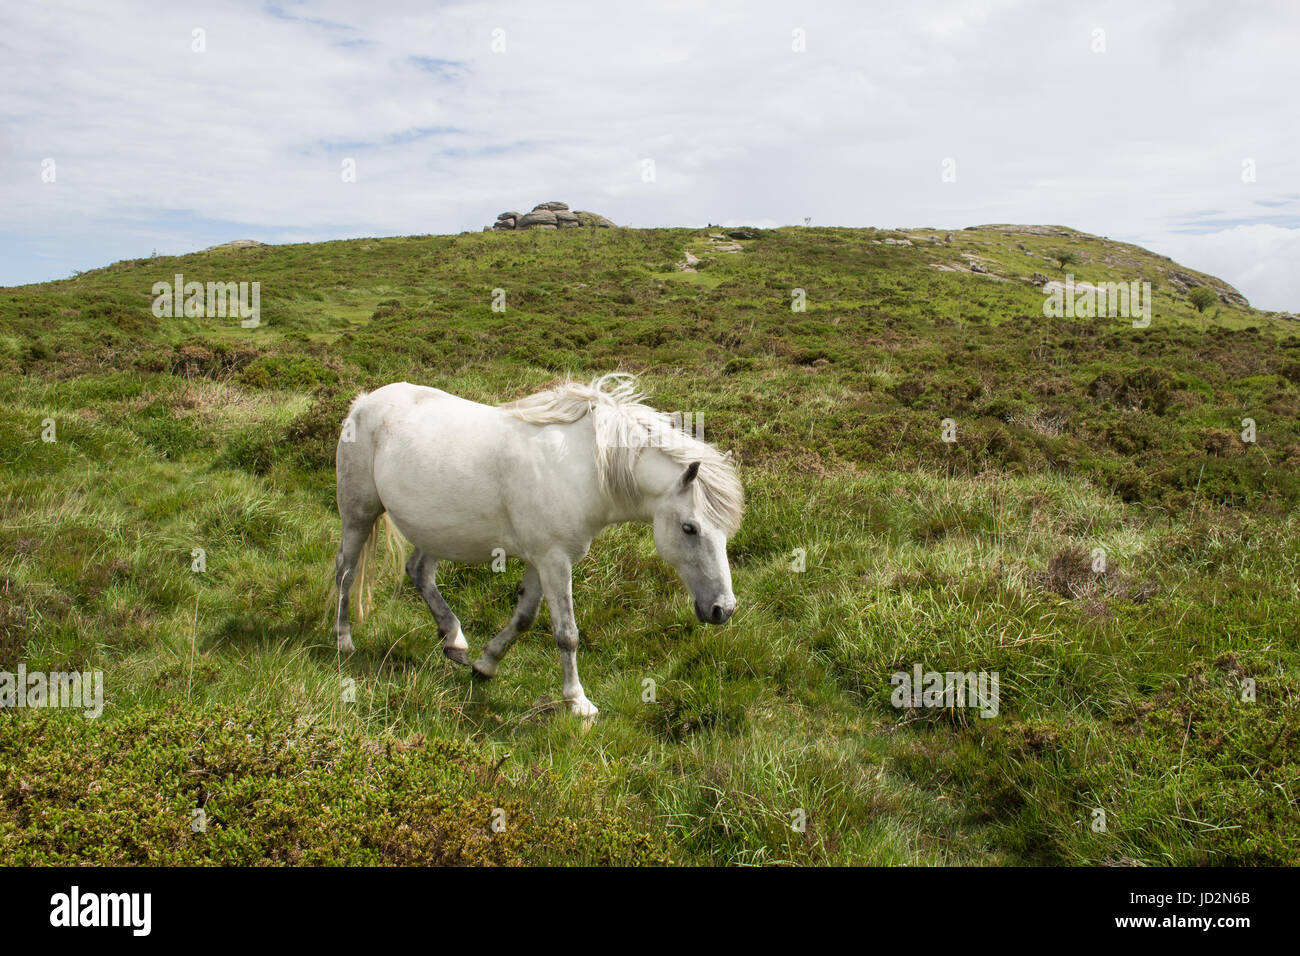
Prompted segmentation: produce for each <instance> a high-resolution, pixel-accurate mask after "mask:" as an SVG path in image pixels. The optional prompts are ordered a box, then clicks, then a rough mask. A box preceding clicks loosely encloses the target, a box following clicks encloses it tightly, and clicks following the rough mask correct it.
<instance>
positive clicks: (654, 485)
mask: <svg viewBox="0 0 1300 956" xmlns="http://www.w3.org/2000/svg"><path fill="white" fill-rule="evenodd" d="M635 474H636V487H637V494H636V495H634V496H633V500H630V501H624V502H618V503H616V504H615V505H614V506H613V511H612V514H611V516H610V523H611V524H620V523H622V522H625V521H637V522H643V523H646V524H649V523H650V522H651V521H653V520H654V513H655V507H656V506H657V505H658V503H659V499H660V498H662V497H663V496H664V494H665V493H666V492H667V491H668V490H669V489H671V488H672V486H673V482H675V481H678V480H679V479H680V478H681V475H682V467H681V465H679V464H677V463H676V462H675V461H673V460H672V459H671V458H669V457H668V456H667V455H665V454H664V453H663V452H662V451H660V450H659V449H657V448H646V449H644V450H643V451H642V452H641V454H640V455H639V456H638V457H637V462H636V469H635Z"/></svg>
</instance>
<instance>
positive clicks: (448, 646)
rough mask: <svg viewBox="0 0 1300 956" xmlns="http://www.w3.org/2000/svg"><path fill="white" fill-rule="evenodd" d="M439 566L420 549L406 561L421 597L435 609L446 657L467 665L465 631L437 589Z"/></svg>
mask: <svg viewBox="0 0 1300 956" xmlns="http://www.w3.org/2000/svg"><path fill="white" fill-rule="evenodd" d="M437 568H438V562H437V561H436V560H433V559H431V558H429V557H427V556H426V555H425V554H424V553H422V552H421V551H420V549H419V548H416V549H415V550H414V551H412V552H411V556H410V557H409V558H408V559H407V561H406V574H407V576H408V577H410V579H411V583H412V584H414V585H415V587H416V590H418V591H419V592H420V596H421V597H423V598H424V603H425V604H427V605H428V606H429V610H430V611H432V612H433V618H434V620H435V621H437V622H438V636H439V637H440V638H442V653H443V656H445V657H446V658H447V659H448V660H450V661H455V662H456V663H457V664H464V665H465V666H466V667H468V666H469V642H467V641H466V640H465V633H464V632H463V631H462V630H461V629H460V621H459V620H458V619H457V617H456V615H455V614H453V613H452V610H451V608H449V607H448V606H447V602H446V601H444V600H443V598H442V594H441V593H439V591H438V586H437V584H436V583H435V580H434V575H435V572H436V571H437Z"/></svg>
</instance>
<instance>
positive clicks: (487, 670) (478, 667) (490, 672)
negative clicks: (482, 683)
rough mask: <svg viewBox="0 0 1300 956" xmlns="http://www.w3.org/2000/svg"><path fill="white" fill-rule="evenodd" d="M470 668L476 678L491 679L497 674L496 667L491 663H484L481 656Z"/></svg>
mask: <svg viewBox="0 0 1300 956" xmlns="http://www.w3.org/2000/svg"><path fill="white" fill-rule="evenodd" d="M470 670H471V671H472V672H473V674H474V677H475V678H476V679H477V680H491V679H492V678H494V677H496V676H497V669H496V667H495V666H493V665H488V664H484V663H483V659H482V658H479V659H478V660H476V661H475V662H474V663H473V664H472V665H471V666H470Z"/></svg>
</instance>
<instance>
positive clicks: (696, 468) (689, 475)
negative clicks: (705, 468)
mask: <svg viewBox="0 0 1300 956" xmlns="http://www.w3.org/2000/svg"><path fill="white" fill-rule="evenodd" d="M699 473H700V463H699V462H698V461H693V462H691V463H690V464H689V465H687V466H686V471H685V472H684V473H683V474H682V487H683V488H685V487H686V486H687V485H689V484H690V483H691V482H692V481H694V480H695V476H696V475H698V474H699Z"/></svg>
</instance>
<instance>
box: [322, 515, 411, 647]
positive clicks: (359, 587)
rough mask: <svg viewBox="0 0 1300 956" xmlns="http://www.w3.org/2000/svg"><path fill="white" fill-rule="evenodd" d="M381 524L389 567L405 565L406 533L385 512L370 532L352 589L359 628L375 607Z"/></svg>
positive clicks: (350, 585)
mask: <svg viewBox="0 0 1300 956" xmlns="http://www.w3.org/2000/svg"><path fill="white" fill-rule="evenodd" d="M381 524H382V525H383V528H384V545H385V551H386V552H387V553H386V557H387V559H388V562H389V564H391V565H392V566H393V567H394V568H396V567H398V566H400V564H401V562H402V552H403V550H404V548H403V547H402V541H403V538H402V533H401V532H400V531H398V530H397V526H396V525H395V524H393V519H392V518H390V517H388V512H387V511H385V512H383V513H382V514H381V515H380V516H379V517H378V518H376V519H375V523H374V524H373V525H372V526H371V528H370V537H368V538H366V543H365V544H364V545H362V546H361V556H360V557H359V558H357V568H356V573H355V574H354V575H353V576H352V581H351V583H350V584H349V586H348V591H349V597H351V598H352V599H353V601H354V603H353V607H355V608H356V622H357V623H358V624H360V623H361V622H362V621H364V620H365V619H366V615H367V614H368V613H369V612H370V609H371V607H372V606H373V604H374V590H375V578H376V576H377V572H376V565H377V563H378V554H379V527H380V525H381ZM335 587H337V585H335Z"/></svg>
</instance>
